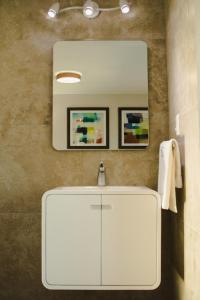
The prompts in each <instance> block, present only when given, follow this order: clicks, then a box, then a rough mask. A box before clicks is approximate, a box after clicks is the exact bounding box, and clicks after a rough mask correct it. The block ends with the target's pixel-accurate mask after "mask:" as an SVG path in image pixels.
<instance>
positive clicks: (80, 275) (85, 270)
mask: <svg viewBox="0 0 200 300" xmlns="http://www.w3.org/2000/svg"><path fill="white" fill-rule="evenodd" d="M44 211H45V217H44V218H45V230H44V231H45V273H46V275H45V277H46V281H47V284H48V285H59V286H60V285H63V286H65V285H70V286H73V285H100V280H101V278H100V277H101V271H100V269H101V267H100V257H101V196H100V195H49V196H47V199H46V201H45V209H44Z"/></svg>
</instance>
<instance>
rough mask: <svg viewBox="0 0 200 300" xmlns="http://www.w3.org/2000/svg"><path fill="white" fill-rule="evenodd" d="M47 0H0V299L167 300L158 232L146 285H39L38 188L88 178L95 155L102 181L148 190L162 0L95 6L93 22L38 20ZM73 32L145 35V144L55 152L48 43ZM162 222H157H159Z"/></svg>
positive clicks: (160, 113)
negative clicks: (159, 274) (157, 271)
mask: <svg viewBox="0 0 200 300" xmlns="http://www.w3.org/2000/svg"><path fill="white" fill-rule="evenodd" d="M52 2H53V1H51V0H43V1H41V0H34V1H27V0H9V1H0V37H1V38H0V57H1V67H0V86H1V88H0V103H1V106H0V141H1V142H0V299H1V300H10V299H14V300H25V299H26V300H27V299H29V300H35V299H37V300H40V299H43V300H46V299H53V300H57V299H58V300H62V299H77V300H82V299H96V298H100V297H102V298H103V299H112V298H113V299H114V298H115V299H132V300H133V299H138V300H139V299H140V300H141V299H142V300H144V299H145V300H150V299H154V300H164V299H167V298H165V297H167V291H169V288H168V281H167V277H168V272H167V270H168V268H167V267H166V265H167V262H166V259H165V258H166V256H167V253H166V249H165V248H166V247H165V246H166V244H167V243H166V242H165V236H164V237H163V249H164V250H165V251H164V255H163V278H162V285H161V287H160V288H159V289H158V290H156V291H152V292H104V293H101V292H94V291H93V292H64V291H48V290H46V289H45V288H44V287H43V286H42V284H41V278H40V277H41V270H40V268H41V262H40V260H41V255H40V250H41V249H40V241H41V235H40V225H41V224H40V218H41V215H40V214H41V196H42V193H43V192H44V191H46V190H48V189H50V188H53V187H56V186H62V185H95V184H96V175H97V166H98V163H99V161H100V160H101V159H103V160H104V161H105V165H106V167H107V178H108V183H109V184H112V185H136V184H137V185H147V186H149V187H152V188H156V183H157V169H158V148H159V143H160V142H161V141H162V140H163V139H165V138H167V137H168V103H167V80H166V77H167V76H166V60H165V55H166V51H165V23H164V3H163V0H152V1H147V0H134V1H133V5H134V10H133V12H131V13H130V15H129V16H123V15H121V14H120V13H119V12H111V13H107V14H106V13H102V14H101V15H100V16H99V17H98V18H97V19H95V20H87V19H86V18H84V17H83V16H82V15H81V13H80V11H73V12H70V13H66V14H63V15H62V16H60V17H59V18H58V19H57V20H48V19H47V18H46V12H47V10H48V8H49V6H50V5H51V4H52ZM62 2H63V1H62ZM66 2H67V1H66ZM98 2H99V3H100V4H103V5H108V4H109V5H112V4H113V5H117V3H118V1H117V0H116V1H114V0H112V1H103V0H101V1H98ZM67 3H70V4H73V3H74V4H80V3H82V1H75V0H73V1H68V2H67ZM73 39H80V40H82V39H83V40H84V39H100V40H103V39H104V40H107V39H108V40H109V39H112V40H120V39H124V40H125V39H139V40H144V41H146V42H147V43H148V45H149V104H150V127H151V130H150V135H151V136H150V138H151V141H150V147H149V149H147V150H144V151H126V152H120V151H116V152H114V151H111V152H106V151H95V152H88V151H85V152H81V151H78V152H58V151H55V150H54V149H53V148H52V126H51V109H52V47H53V45H54V43H55V42H56V41H60V40H73ZM163 221H164V226H163V228H166V227H167V223H166V222H167V220H166V219H165V218H164V220H163Z"/></svg>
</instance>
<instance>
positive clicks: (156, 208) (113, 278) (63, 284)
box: [42, 186, 161, 290]
mask: <svg viewBox="0 0 200 300" xmlns="http://www.w3.org/2000/svg"><path fill="white" fill-rule="evenodd" d="M160 277H161V204H160V198H159V195H158V193H157V192H155V191H153V190H151V189H149V188H146V187H131V186H126V187H117V186H116V187H111V186H110V187H109V186H106V187H95V186H94V187H60V188H56V189H53V190H50V191H47V192H46V193H45V194H44V195H43V197H42V282H43V285H44V286H45V287H46V288H48V289H73V290H75V289H82V290H83V289H84V290H106V289H107V290H108V289H109V290H111V289H112V290H151V289H155V288H157V287H158V286H159V284H160Z"/></svg>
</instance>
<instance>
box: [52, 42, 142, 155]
mask: <svg viewBox="0 0 200 300" xmlns="http://www.w3.org/2000/svg"><path fill="white" fill-rule="evenodd" d="M98 107H99V108H108V109H109V147H110V149H111V150H117V149H119V148H122V147H119V139H120V137H119V128H120V127H124V130H123V131H122V132H123V134H126V135H127V134H128V135H129V139H128V140H129V143H133V146H134V145H135V144H136V147H126V145H125V147H123V149H126V148H127V149H130V148H137V146H140V144H142V145H148V120H147V119H146V116H147V114H146V115H145V122H143V123H142V116H143V115H142V114H140V118H139V120H140V122H141V123H137V124H125V123H124V124H119V118H118V113H119V108H126V107H127V108H129V109H130V108H132V110H133V112H134V111H135V109H136V113H137V115H138V113H140V111H138V112H137V108H142V109H143V108H144V109H145V108H146V109H148V67H147V45H146V44H145V43H144V42H142V41H62V42H58V43H56V44H55V46H54V51H53V146H54V148H55V149H57V150H68V149H69V148H70V147H69V143H68V142H67V141H69V140H71V141H72V143H74V145H75V146H76V147H74V149H84V146H86V148H85V149H87V150H88V149H90V145H91V149H92V148H93V149H94V148H101V145H98V146H100V147H95V146H96V145H97V142H96V140H95V134H94V133H95V130H94V129H95V128H97V130H98V141H101V140H102V141H103V140H104V136H103V135H104V134H106V133H103V132H101V128H100V127H99V124H100V123H101V122H100V121H101V120H98V122H99V123H98V124H97V121H96V123H95V124H93V125H94V126H92V127H91V124H89V123H88V124H86V123H85V125H84V130H82V131H81V130H79V132H83V131H84V132H86V134H85V136H84V137H81V142H80V147H79V136H78V134H76V133H75V132H74V133H73V130H72V133H71V135H72V136H70V137H68V134H69V133H70V132H71V131H70V130H68V129H69V128H67V127H68V126H70V122H69V120H67V109H68V108H70V109H73V108H75V109H76V110H77V108H80V111H82V112H85V113H87V114H88V113H89V112H87V111H86V110H85V108H90V109H91V108H98ZM147 112H148V111H147ZM93 113H96V112H95V111H93ZM129 113H130V112H129ZM82 117H83V118H84V115H82ZM97 119H98V117H97ZM120 119H121V120H122V119H123V118H120ZM130 119H133V118H129V119H127V120H130ZM135 119H138V118H135ZM85 120H86V118H85ZM87 120H88V119H87ZM78 121H79V122H80V119H79V120H78ZM76 122H77V120H76ZM124 122H126V121H124ZM127 122H129V121H127ZM119 125H120V126H119ZM73 126H74V128H76V130H77V127H80V126H81V125H80V124H77V123H76V126H75V125H74V124H73V120H72V123H71V127H72V128H73ZM102 126H103V125H102ZM144 126H146V127H145V128H143V127H144ZM91 128H93V129H91ZM77 131H78V130H77ZM133 132H136V133H137V134H135V133H134V135H133ZM87 133H88V134H87ZM92 134H93V135H92ZM130 134H131V135H132V136H131V137H130ZM122 138H123V137H122ZM124 141H125V139H124ZM131 141H132V142H131ZM71 148H73V147H71ZM71 148H70V149H71ZM138 148H140V147H138Z"/></svg>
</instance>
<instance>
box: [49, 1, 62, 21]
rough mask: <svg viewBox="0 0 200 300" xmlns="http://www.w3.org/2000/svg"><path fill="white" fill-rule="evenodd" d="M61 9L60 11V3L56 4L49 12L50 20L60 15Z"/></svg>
mask: <svg viewBox="0 0 200 300" xmlns="http://www.w3.org/2000/svg"><path fill="white" fill-rule="evenodd" d="M59 9H60V4H59V3H58V2H56V3H54V4H53V5H52V6H51V7H50V8H49V11H48V16H49V17H50V18H55V17H56V15H57V14H58V12H59Z"/></svg>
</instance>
